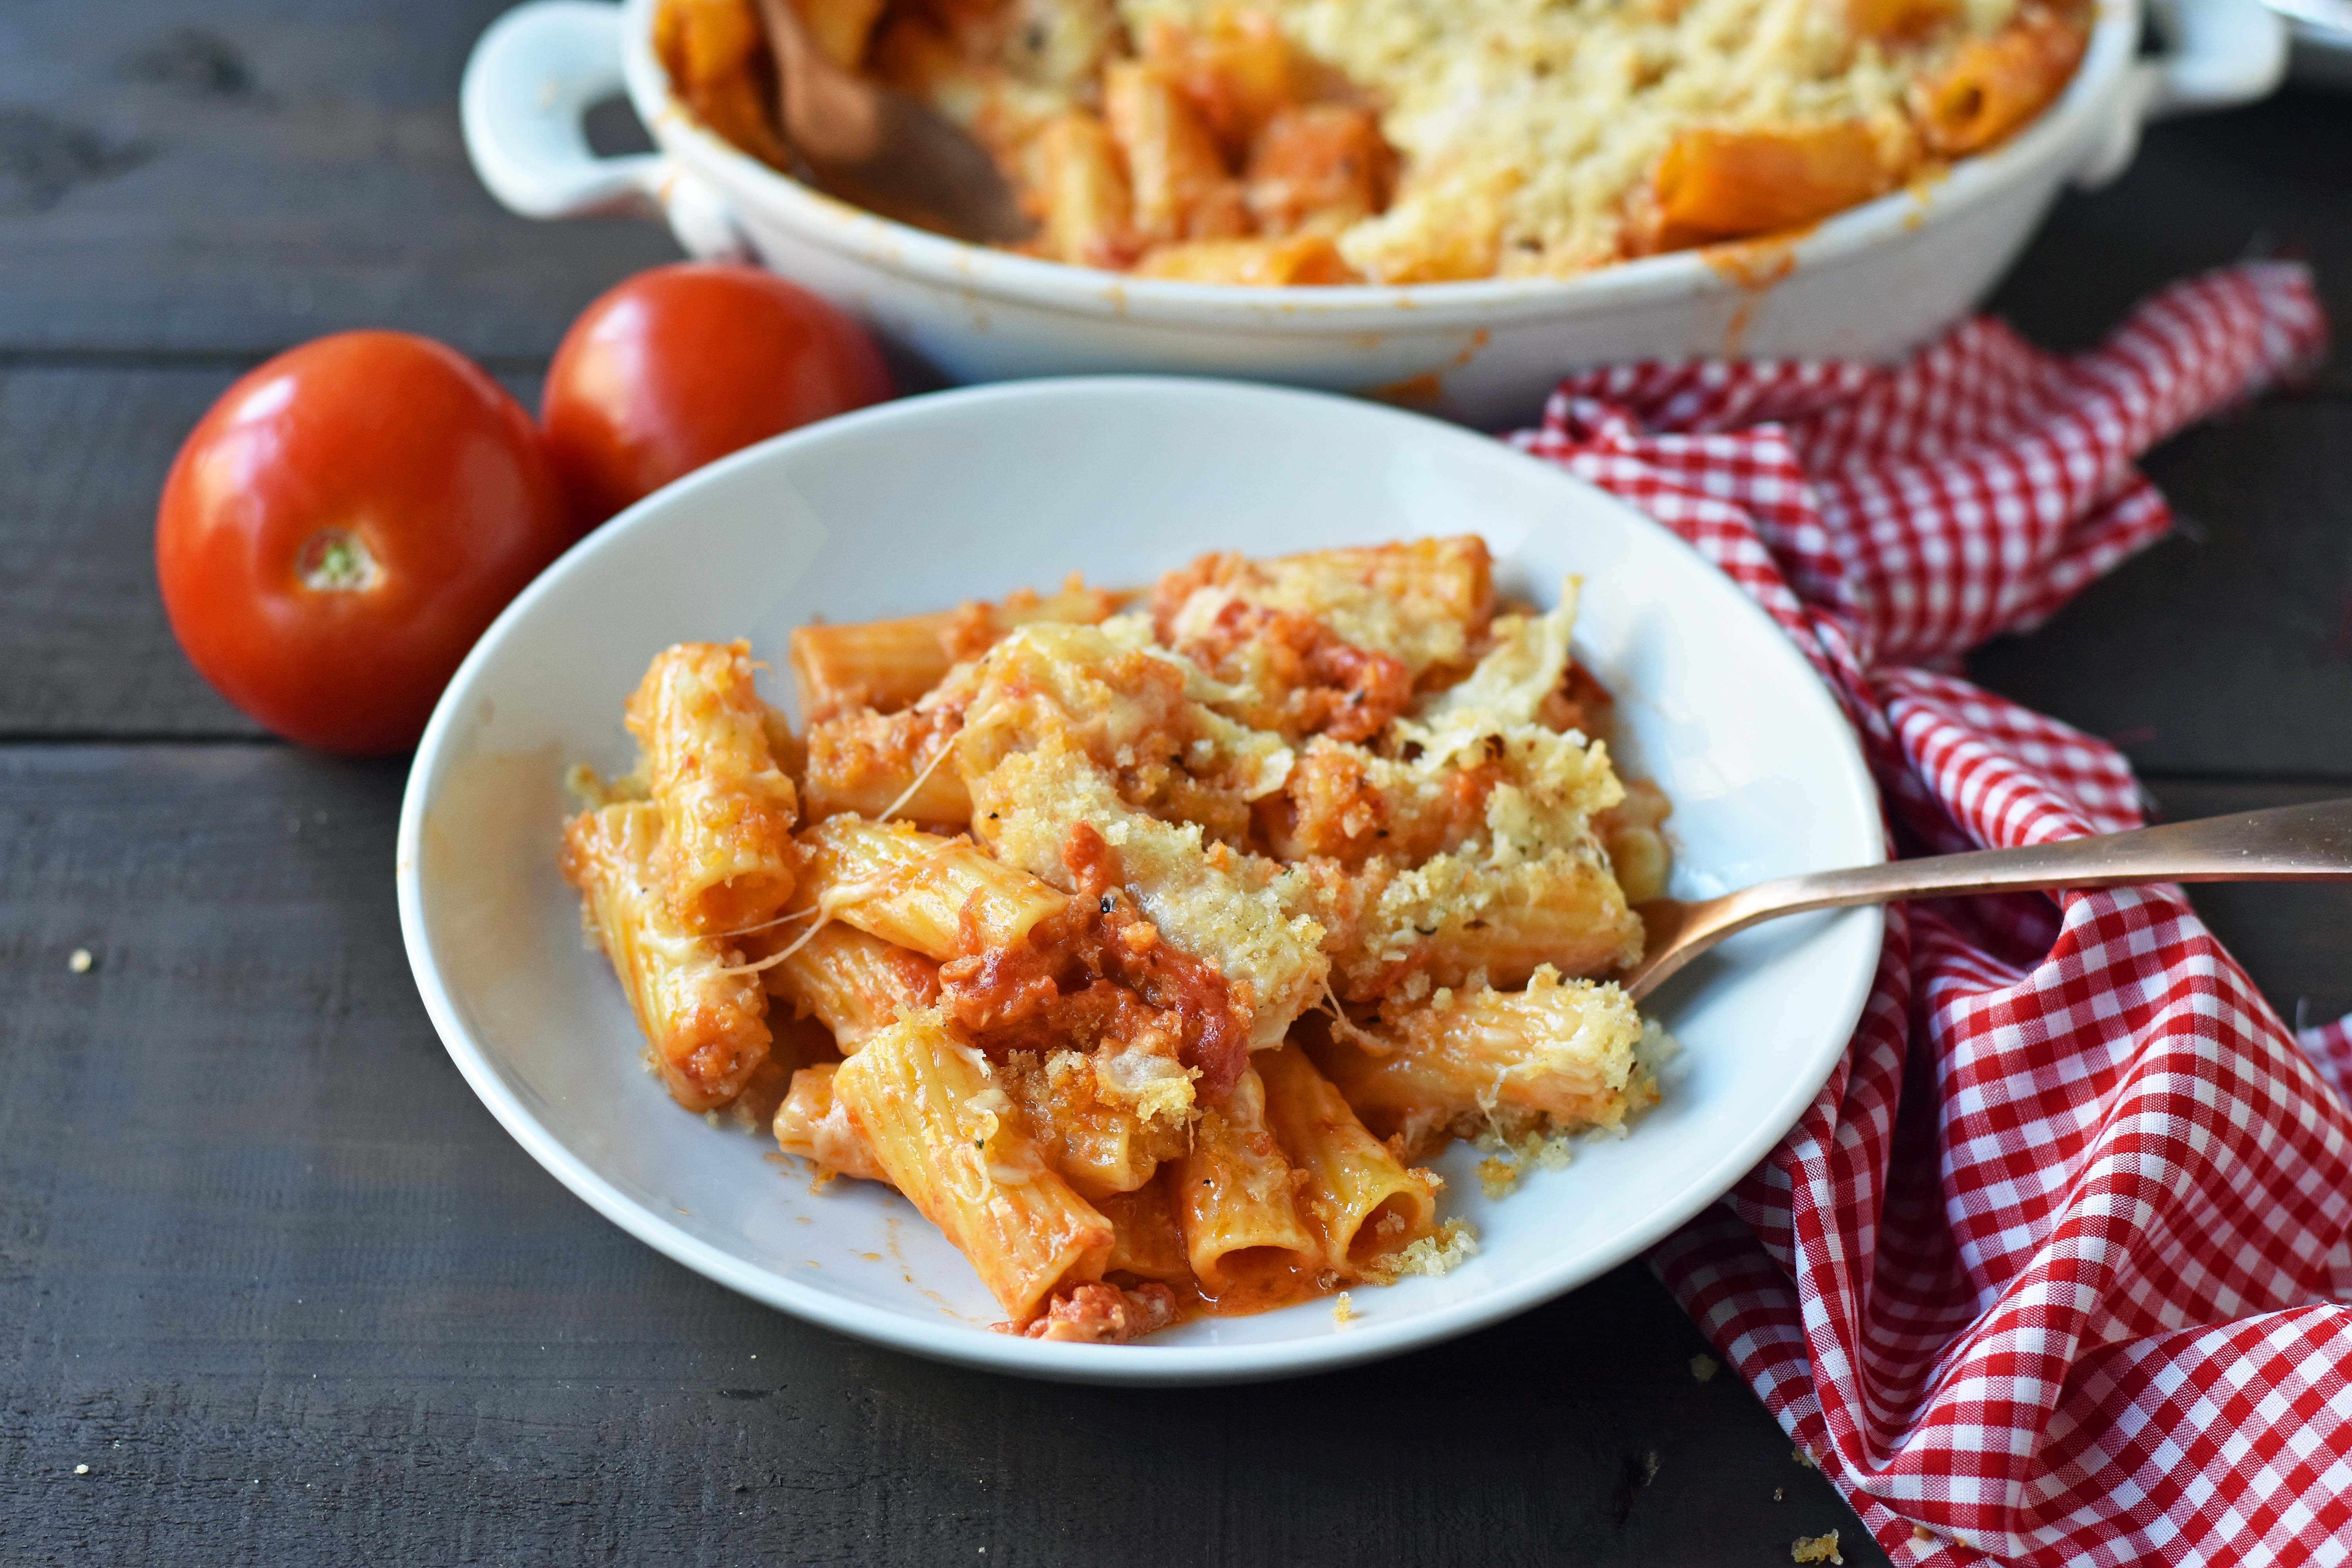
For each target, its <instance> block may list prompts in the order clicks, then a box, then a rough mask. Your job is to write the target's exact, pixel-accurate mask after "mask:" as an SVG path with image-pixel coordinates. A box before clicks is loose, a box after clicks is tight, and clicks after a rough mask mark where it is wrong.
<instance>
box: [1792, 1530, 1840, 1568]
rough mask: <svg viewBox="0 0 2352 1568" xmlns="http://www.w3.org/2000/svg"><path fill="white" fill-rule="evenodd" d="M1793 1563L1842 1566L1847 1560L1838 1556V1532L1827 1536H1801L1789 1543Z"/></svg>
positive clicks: (1831, 1532)
mask: <svg viewBox="0 0 2352 1568" xmlns="http://www.w3.org/2000/svg"><path fill="white" fill-rule="evenodd" d="M1789 1561H1790V1562H1791V1563H1839V1564H1842V1563H1844V1562H1845V1559H1844V1558H1843V1557H1842V1556H1840V1555H1839V1554H1838V1532H1837V1531H1834V1530H1832V1531H1830V1532H1829V1533H1828V1534H1826V1535H1801V1536H1799V1537H1797V1539H1796V1540H1794V1541H1792V1542H1790V1543H1789Z"/></svg>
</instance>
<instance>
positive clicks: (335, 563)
mask: <svg viewBox="0 0 2352 1568" xmlns="http://www.w3.org/2000/svg"><path fill="white" fill-rule="evenodd" d="M295 569H296V570H297V571H298V572H299V573H300V574H301V577H302V585H303V586H304V587H306V588H309V589H311V590H313V591H314V592H317V593H321V594H353V593H358V592H360V591H362V589H365V588H368V587H371V586H373V584H374V583H375V580H376V579H377V578H378V577H379V576H381V575H382V574H383V572H382V569H381V568H379V567H378V566H377V565H376V563H375V555H374V553H373V552H371V551H370V550H369V549H368V547H367V545H366V543H365V542H362V540H361V539H360V537H359V536H358V535H357V534H354V533H346V532H345V531H343V530H341V529H340V528H323V529H320V531H318V532H316V533H314V534H312V535H311V536H310V540H309V542H306V543H305V544H304V545H303V546H302V554H301V557H300V558H299V560H298V561H297V562H296V563H295Z"/></svg>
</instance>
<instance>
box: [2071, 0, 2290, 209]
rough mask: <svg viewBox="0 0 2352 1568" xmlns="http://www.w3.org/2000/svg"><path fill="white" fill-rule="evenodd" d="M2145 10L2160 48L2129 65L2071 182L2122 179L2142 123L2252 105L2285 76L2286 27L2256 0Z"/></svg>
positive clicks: (2155, 4)
mask: <svg viewBox="0 0 2352 1568" xmlns="http://www.w3.org/2000/svg"><path fill="white" fill-rule="evenodd" d="M2150 8H2151V9H2152V10H2153V11H2154V13H2155V16H2156V23H2157V29H2156V30H2157V32H2158V35H2159V36H2160V37H2161V38H2162V39H2163V46H2162V47H2161V48H2159V49H2158V51H2157V52H2156V53H2155V54H2153V55H2151V56H2149V57H2147V58H2145V59H2142V60H2139V61H2137V62H2135V63H2134V65H2133V66H2132V68H2131V70H2130V74H2129V75H2128V76H2126V79H2125V81H2124V85H2123V91H2122V93H2121V95H2120V96H2121V101H2120V102H2119V103H2118V104H2117V106H2116V117H2115V119H2114V121H2111V122H2110V125H2109V129H2108V132H2107V135H2106V138H2105V141H2103V142H2101V143H2100V144H2099V146H2098V148H2097V150H2096V151H2095V153H2092V155H2091V157H2090V158H2089V160H2088V161H2086V162H2085V163H2084V165H2083V168H2082V169H2081V171H2080V172H2079V173H2078V174H2076V175H2075V176H2074V178H2075V183H2076V184H2081V185H2084V186H2085V187H2095V186H2098V185H2104V184H2106V183H2107V182H2108V181H2110V180H2112V179H2114V178H2115V177H2116V175H2117V174H2122V173H2123V172H2124V167H2125V165H2126V164H2127V163H2130V162H2131V160H2132V154H2133V153H2136V152H2137V151H2138V150H2139V133H2140V129H2141V127H2143V126H2145V125H2146V124H2147V122H2148V121H2152V120H2164V119H2168V118H2169V117H2171V116H2173V115H2176V114H2195V113H2198V112H2200V111H2202V110H2209V109H2231V108H2235V107H2236V106H2237V105H2239V104H2242V103H2252V102H2253V101H2254V100H2256V99H2261V98H2267V97H2269V96H2270V94H2271V93H2272V91H2273V89H2276V88H2277V86H2278V84H2279V82H2280V80H2281V79H2284V76H2285V75H2286V56H2287V32H2286V24H2285V23H2284V22H2282V21H2281V20H2280V19H2279V16H2278V13H2277V12H2275V11H2273V10H2272V9H2271V8H2270V7H2269V6H2267V5H2263V4H2261V0H2150Z"/></svg>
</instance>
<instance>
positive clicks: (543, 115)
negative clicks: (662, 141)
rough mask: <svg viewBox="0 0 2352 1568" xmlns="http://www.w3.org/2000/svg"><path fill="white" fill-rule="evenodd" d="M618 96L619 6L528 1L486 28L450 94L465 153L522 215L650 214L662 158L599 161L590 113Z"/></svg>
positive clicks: (663, 169)
mask: <svg viewBox="0 0 2352 1568" xmlns="http://www.w3.org/2000/svg"><path fill="white" fill-rule="evenodd" d="M620 90H621V8H620V7H619V6H618V5H604V4H601V3H599V0H532V3H531V4H530V5H518V6H516V7H515V8H514V9H513V10H511V11H509V12H508V13H507V14H506V15H505V16H500V17H499V19H498V20H497V21H495V22H493V23H491V24H490V26H489V29H488V31H487V32H485V33H484V34H483V35H482V36H481V38H480V40H479V41H478V42H477V43H476V44H475V45H474V52H473V54H472V56H471V57H469V58H467V61H466V75H465V79H464V81H463V82H462V83H461V84H460V85H459V87H458V89H457V109H458V118H459V120H460V121H462V122H463V124H464V126H465V132H466V153H467V156H468V157H470V158H472V159H473V161H474V173H475V174H477V175H478V176H480V178H481V182H482V184H485V185H487V186H488V187H489V192H490V195H494V196H496V197H498V198H499V201H500V202H502V203H503V204H505V205H506V206H507V207H508V208H509V210H511V211H514V212H518V213H520V214H521V215H522V216H525V217H539V218H555V217H583V216H588V215H590V214H596V213H621V214H632V215H635V216H640V217H655V216H659V215H660V213H661V201H660V198H659V191H660V187H661V182H662V180H663V178H664V177H665V175H666V174H667V169H668V163H669V160H668V159H667V158H666V157H664V156H663V155H662V154H661V153H637V154H635V155H634V156H631V157H626V158H600V157H598V156H597V155H596V154H595V153H594V152H593V151H592V150H591V149H590V147H589V145H588V133H587V131H586V129H585V125H584V119H585V116H586V115H587V112H588V110H590V109H592V108H593V107H594V106H595V105H596V104H598V103H601V102H603V101H604V100H605V99H608V98H610V97H612V96H613V95H614V93H617V92H619V91H620Z"/></svg>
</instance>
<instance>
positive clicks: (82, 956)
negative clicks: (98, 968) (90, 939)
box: [66, 947, 98, 974]
mask: <svg viewBox="0 0 2352 1568" xmlns="http://www.w3.org/2000/svg"><path fill="white" fill-rule="evenodd" d="M97 962H98V960H96V959H94V958H92V957H91V956H90V955H89V949H88V948H86V947H78V948H75V949H74V950H73V956H72V957H71V958H68V959H67V960H66V967H67V968H68V969H70V970H72V971H73V972H74V973H76V974H88V973H89V966H90V965H91V964H93V963H97Z"/></svg>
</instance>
